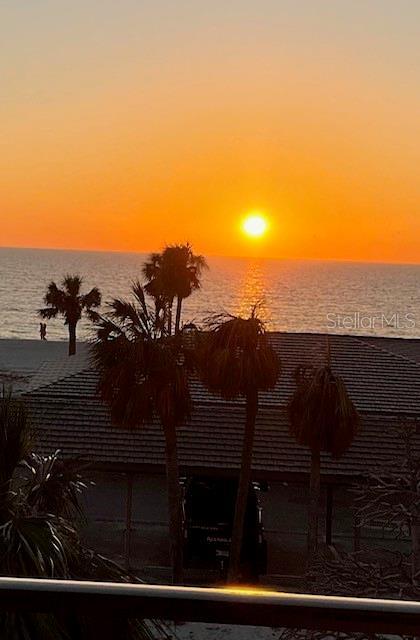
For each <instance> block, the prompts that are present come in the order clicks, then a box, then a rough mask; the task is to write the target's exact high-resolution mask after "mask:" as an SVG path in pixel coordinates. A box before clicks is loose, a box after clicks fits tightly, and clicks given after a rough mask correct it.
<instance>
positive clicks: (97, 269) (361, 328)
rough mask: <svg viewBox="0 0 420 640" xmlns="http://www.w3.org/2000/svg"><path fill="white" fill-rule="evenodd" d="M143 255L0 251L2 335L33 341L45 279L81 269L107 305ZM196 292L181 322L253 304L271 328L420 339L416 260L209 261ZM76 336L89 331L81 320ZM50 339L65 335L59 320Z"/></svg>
mask: <svg viewBox="0 0 420 640" xmlns="http://www.w3.org/2000/svg"><path fill="white" fill-rule="evenodd" d="M144 259H145V255H144V254H139V253H102V252H84V251H55V250H54V251H51V250H36V249H0V337H1V338H6V337H10V338H12V337H13V338H37V337H39V319H38V318H37V314H36V312H37V309H38V308H39V307H40V306H42V297H43V293H44V290H45V288H46V286H47V284H48V282H49V281H50V280H57V281H60V279H61V277H62V276H63V274H66V273H80V274H81V275H82V276H83V277H84V282H85V287H86V289H88V288H90V287H92V286H98V287H99V288H100V290H101V291H102V294H103V299H104V301H105V302H106V301H107V300H109V299H110V298H111V297H113V296H127V295H128V294H129V289H130V282H131V281H132V280H133V279H134V278H136V277H138V276H139V275H140V269H141V265H142V262H143V261H144ZM208 262H209V266H210V269H209V271H208V272H207V273H205V274H204V278H203V287H202V290H201V291H199V292H197V293H195V294H193V295H192V296H191V298H189V299H188V300H186V301H185V313H184V320H185V321H187V320H188V321H189V320H191V321H195V322H197V323H199V322H200V320H201V319H203V318H204V317H206V316H209V315H211V314H213V313H218V312H221V311H227V312H230V313H234V314H247V313H248V312H249V310H250V308H251V307H252V305H254V304H255V303H257V302H260V303H261V310H260V314H261V316H262V317H263V318H264V320H265V321H266V323H267V327H268V328H270V329H278V330H286V331H307V332H330V333H350V334H351V333H353V334H364V335H384V336H401V337H406V338H408V337H420V286H419V284H420V265H387V264H362V263H343V262H341V263H339V262H310V261H289V260H260V259H242V258H241V259H238V258H209V260H208ZM79 336H80V337H88V336H89V325H88V323H87V322H83V323H81V324H80V328H79ZM48 337H49V338H50V339H65V338H66V337H67V336H66V329H65V328H64V326H63V324H62V321H61V320H59V319H57V320H50V321H49V322H48Z"/></svg>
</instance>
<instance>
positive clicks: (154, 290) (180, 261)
mask: <svg viewBox="0 0 420 640" xmlns="http://www.w3.org/2000/svg"><path fill="white" fill-rule="evenodd" d="M206 268H208V267H207V263H206V260H205V258H204V257H203V256H198V255H195V254H194V253H193V250H192V247H191V245H190V244H189V243H187V244H175V245H169V246H167V247H165V249H164V250H163V251H162V253H152V254H151V255H150V257H149V260H148V261H147V262H146V263H145V264H144V266H143V275H144V277H145V278H146V284H145V290H146V292H147V293H148V294H149V295H151V296H152V297H153V298H154V300H155V308H156V317H159V314H160V312H161V311H164V314H165V316H166V325H167V330H168V334H169V335H171V333H172V307H173V301H174V299H175V298H176V301H177V303H176V315H175V334H178V333H179V331H180V328H181V312H182V301H183V300H184V299H185V298H188V297H189V296H190V295H191V294H192V293H193V291H196V290H197V289H199V288H200V286H201V282H200V278H201V274H202V272H203V270H204V269H206Z"/></svg>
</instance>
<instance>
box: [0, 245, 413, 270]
mask: <svg viewBox="0 0 420 640" xmlns="http://www.w3.org/2000/svg"><path fill="white" fill-rule="evenodd" d="M185 242H187V241H185ZM170 244H183V242H178V243H176V242H174V243H164V244H163V245H162V247H161V248H160V249H143V250H140V249H139V250H133V249H131V250H124V249H80V248H74V247H66V248H64V247H28V246H16V245H0V250H2V249H14V250H18V251H19V250H21V251H62V252H69V253H71V252H73V253H126V254H141V255H144V254H149V253H158V252H159V251H161V250H162V248H163V247H165V246H168V245H170ZM204 256H205V257H209V258H228V259H232V260H272V261H279V262H334V263H346V264H372V265H374V264H377V265H396V266H398V265H399V266H414V267H417V266H420V261H419V262H402V261H396V260H395V261H390V262H387V261H385V260H376V259H373V260H369V259H367V260H360V259H355V258H308V257H299V258H281V257H274V256H256V255H225V254H220V253H204Z"/></svg>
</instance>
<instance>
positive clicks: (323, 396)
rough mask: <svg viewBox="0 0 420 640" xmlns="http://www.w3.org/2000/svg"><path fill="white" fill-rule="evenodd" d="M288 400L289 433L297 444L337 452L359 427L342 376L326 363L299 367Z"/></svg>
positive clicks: (345, 446)
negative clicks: (290, 396)
mask: <svg viewBox="0 0 420 640" xmlns="http://www.w3.org/2000/svg"><path fill="white" fill-rule="evenodd" d="M295 379H296V389H295V392H294V394H293V396H292V398H291V400H290V403H289V420H290V433H291V435H293V436H294V437H295V438H296V440H297V442H298V443H299V444H301V445H305V446H308V447H310V448H311V449H312V450H315V451H326V452H329V453H331V454H332V455H333V456H334V457H339V456H341V455H342V454H343V453H344V452H345V451H346V450H347V449H348V447H349V446H350V445H351V443H352V441H353V439H354V438H355V436H356V434H357V432H358V430H359V427H360V419H359V415H358V413H357V410H356V408H355V406H354V404H353V402H352V400H351V398H350V396H349V394H348V392H347V389H346V386H345V384H344V382H343V380H342V379H341V378H340V377H339V376H336V375H335V374H334V373H333V372H332V370H331V368H330V367H329V366H324V367H319V368H315V367H299V368H298V369H297V371H296V373H295Z"/></svg>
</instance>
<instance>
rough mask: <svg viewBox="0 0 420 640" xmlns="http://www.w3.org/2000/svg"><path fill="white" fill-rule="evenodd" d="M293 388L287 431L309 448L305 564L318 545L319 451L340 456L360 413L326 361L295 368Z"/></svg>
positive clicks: (312, 558) (312, 557) (353, 430)
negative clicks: (308, 492)
mask: <svg viewBox="0 0 420 640" xmlns="http://www.w3.org/2000/svg"><path fill="white" fill-rule="evenodd" d="M295 382H296V389H295V391H294V394H293V396H292V398H291V400H290V403H289V426H290V433H291V435H292V436H294V437H295V439H296V441H297V442H298V444H300V445H303V446H306V447H309V449H310V450H311V472H310V500H309V517H308V564H311V563H312V562H313V560H314V558H315V554H316V550H317V546H318V512H319V499H320V483H321V478H320V474H321V470H320V467H321V451H324V452H327V453H330V454H331V455H332V456H333V457H334V458H339V457H340V456H342V455H343V454H344V453H345V451H347V449H348V448H349V447H350V445H351V443H352V442H353V439H354V437H355V436H356V434H357V432H358V429H359V424H360V420H359V415H358V413H357V410H356V408H355V406H354V404H353V402H352V400H351V398H350V396H349V394H348V392H347V389H346V386H345V384H344V382H343V380H342V379H341V378H340V377H339V376H337V375H335V374H334V372H333V371H332V368H331V362H330V356H329V346H328V363H327V364H326V365H324V366H320V367H314V366H307V367H298V368H297V370H296V372H295Z"/></svg>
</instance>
